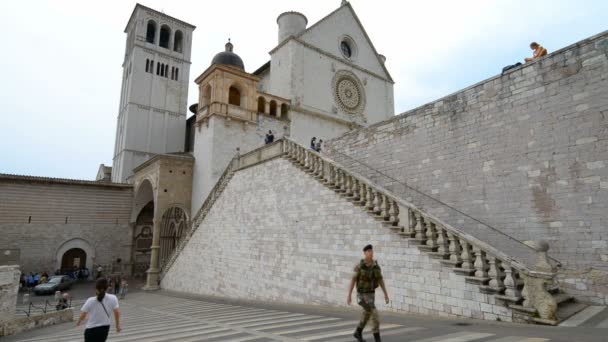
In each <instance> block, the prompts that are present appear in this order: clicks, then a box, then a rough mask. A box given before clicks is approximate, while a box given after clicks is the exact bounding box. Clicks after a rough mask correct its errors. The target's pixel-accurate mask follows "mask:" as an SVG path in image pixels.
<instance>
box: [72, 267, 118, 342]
mask: <svg viewBox="0 0 608 342" xmlns="http://www.w3.org/2000/svg"><path fill="white" fill-rule="evenodd" d="M95 290H96V291H95V292H96V293H97V296H95V297H90V298H89V299H87V301H86V302H85V303H84V305H83V306H82V309H80V311H81V313H80V317H79V318H78V322H77V323H76V325H77V326H78V325H80V323H81V322H82V321H84V320H85V319H86V320H87V324H86V329H85V331H84V341H85V342H105V340H106V339H107V338H108V333H109V332H110V324H111V323H112V318H111V314H112V313H113V314H114V321H115V322H116V332H117V333H119V332H120V331H121V330H122V329H121V327H120V311H119V310H118V299H117V298H116V296H115V295H112V294H109V293H106V291H107V290H108V280H107V279H105V278H99V279H98V280H97V282H96V283H95Z"/></svg>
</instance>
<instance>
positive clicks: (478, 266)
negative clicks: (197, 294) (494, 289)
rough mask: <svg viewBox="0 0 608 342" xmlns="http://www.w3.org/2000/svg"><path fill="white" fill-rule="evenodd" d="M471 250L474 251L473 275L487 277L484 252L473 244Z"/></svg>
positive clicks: (486, 263) (486, 262)
mask: <svg viewBox="0 0 608 342" xmlns="http://www.w3.org/2000/svg"><path fill="white" fill-rule="evenodd" d="M473 252H474V253H475V263H473V266H474V267H475V277H477V278H487V277H488V261H487V259H486V252H484V251H483V250H482V249H481V247H479V246H473Z"/></svg>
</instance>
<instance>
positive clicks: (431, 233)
mask: <svg viewBox="0 0 608 342" xmlns="http://www.w3.org/2000/svg"><path fill="white" fill-rule="evenodd" d="M426 227H427V228H426V245H427V247H429V248H435V247H437V232H436V226H435V222H433V221H431V220H428V222H427V224H426Z"/></svg>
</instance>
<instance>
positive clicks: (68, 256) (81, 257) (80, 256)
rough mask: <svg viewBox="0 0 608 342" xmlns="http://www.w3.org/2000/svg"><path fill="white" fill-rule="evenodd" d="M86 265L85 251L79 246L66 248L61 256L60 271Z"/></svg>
mask: <svg viewBox="0 0 608 342" xmlns="http://www.w3.org/2000/svg"><path fill="white" fill-rule="evenodd" d="M86 267H87V253H86V252H85V251H84V250H82V249H80V248H72V249H68V250H67V251H66V252H65V253H63V256H62V257H61V271H62V273H63V272H68V271H72V270H74V269H81V268H86Z"/></svg>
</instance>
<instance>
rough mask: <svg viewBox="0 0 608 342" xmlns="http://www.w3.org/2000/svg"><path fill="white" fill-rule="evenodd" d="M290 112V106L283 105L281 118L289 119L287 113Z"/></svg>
mask: <svg viewBox="0 0 608 342" xmlns="http://www.w3.org/2000/svg"><path fill="white" fill-rule="evenodd" d="M288 111H289V106H288V105H287V104H286V103H283V104H282V105H281V118H283V119H285V118H287V112H288Z"/></svg>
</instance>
